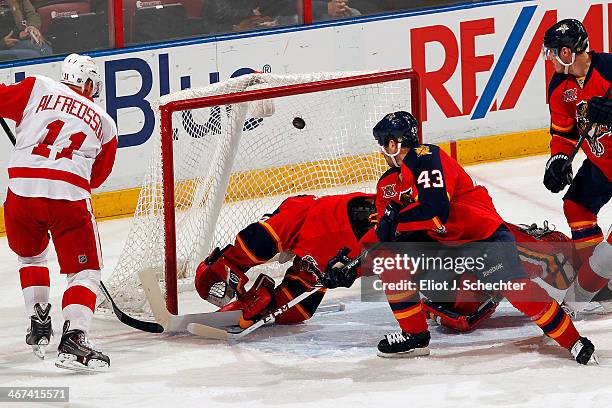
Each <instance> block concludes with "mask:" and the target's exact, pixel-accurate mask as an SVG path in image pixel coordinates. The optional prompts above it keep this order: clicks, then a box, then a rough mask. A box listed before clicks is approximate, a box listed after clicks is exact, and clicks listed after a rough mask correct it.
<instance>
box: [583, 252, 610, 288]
mask: <svg viewBox="0 0 612 408" xmlns="http://www.w3.org/2000/svg"><path fill="white" fill-rule="evenodd" d="M609 280H610V279H608V278H603V277H601V276H599V275H598V274H596V273H595V272H594V271H593V269H592V268H591V265H590V264H589V261H588V260H587V261H586V262H584V263H583V264H582V266H581V267H580V270H579V271H578V279H577V281H578V285H580V287H581V288H582V289H584V290H586V291H587V292H591V293H597V292H599V291H600V290H601V289H603V288H604V286H606V285H607V284H608V281H609Z"/></svg>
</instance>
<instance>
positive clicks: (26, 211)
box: [0, 54, 117, 371]
mask: <svg viewBox="0 0 612 408" xmlns="http://www.w3.org/2000/svg"><path fill="white" fill-rule="evenodd" d="M101 88H102V76H101V74H100V69H99V68H98V66H96V64H95V63H94V61H93V60H92V59H91V58H89V57H86V56H81V55H77V54H71V55H69V56H68V57H66V59H65V60H64V62H63V63H62V67H61V82H56V81H54V80H52V79H50V78H47V77H43V76H32V77H27V78H25V79H24V80H23V81H21V82H19V83H17V84H14V85H3V84H0V116H2V117H5V118H9V119H12V120H14V121H15V122H16V123H17V127H16V133H17V134H16V143H15V150H14V151H13V152H12V154H11V157H10V159H9V164H8V175H9V186H8V192H7V197H6V202H5V204H4V217H5V224H6V235H7V238H8V243H9V246H10V247H11V249H12V250H13V251H14V252H15V253H16V254H17V255H18V259H19V264H20V269H19V275H20V278H21V287H22V289H23V296H24V298H25V303H26V310H27V313H28V314H30V315H31V317H30V328H29V329H28V332H27V335H26V343H27V344H29V345H31V346H32V347H33V349H34V351H35V353H36V354H37V355H38V356H39V357H41V358H44V349H45V347H46V346H47V345H48V344H49V342H50V340H51V336H52V334H53V330H52V328H51V316H50V309H51V304H50V303H49V269H48V268H47V252H48V246H49V238H50V237H52V238H53V244H54V246H55V250H56V252H57V258H58V262H59V265H60V272H61V273H63V274H66V278H67V280H68V288H67V289H66V291H65V292H64V296H63V299H62V312H63V315H64V320H65V321H64V328H63V333H62V338H61V340H60V343H59V347H58V358H57V361H56V363H55V365H56V366H57V367H60V368H66V369H70V370H77V371H96V370H102V369H106V368H108V367H109V365H110V359H109V358H108V356H106V355H104V354H103V353H101V352H100V351H98V350H96V349H95V348H94V347H93V345H92V344H91V343H90V342H89V340H88V337H87V331H88V328H89V325H90V323H91V320H92V318H93V313H94V309H95V304H96V293H97V288H98V284H99V282H100V273H101V272H100V269H101V268H102V258H101V251H100V241H99V237H98V230H97V226H96V220H95V218H94V215H93V213H92V209H91V201H90V198H91V189H92V188H97V187H99V186H100V185H101V184H102V183H103V182H104V181H105V180H106V178H107V177H108V176H109V175H110V173H111V170H112V168H113V163H114V161H115V153H116V150H117V127H116V125H115V123H114V122H113V120H112V119H111V117H110V116H108V114H107V113H106V112H104V111H103V110H102V108H100V107H99V106H97V105H96V104H95V103H94V102H93V98H94V97H96V96H97V95H98V93H99V92H100V90H101Z"/></svg>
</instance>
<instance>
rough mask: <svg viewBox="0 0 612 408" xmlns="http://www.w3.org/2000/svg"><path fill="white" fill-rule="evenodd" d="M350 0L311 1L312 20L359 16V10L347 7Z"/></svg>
mask: <svg viewBox="0 0 612 408" xmlns="http://www.w3.org/2000/svg"><path fill="white" fill-rule="evenodd" d="M349 1H350V0H330V1H317V0H314V1H313V2H312V19H313V20H314V21H325V20H338V19H341V18H346V17H355V16H360V15H361V13H360V12H359V10H356V9H354V8H351V7H349Z"/></svg>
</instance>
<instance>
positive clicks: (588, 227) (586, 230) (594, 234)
mask: <svg viewBox="0 0 612 408" xmlns="http://www.w3.org/2000/svg"><path fill="white" fill-rule="evenodd" d="M563 211H564V213H565V218H567V222H568V224H569V226H570V228H571V229H572V241H573V242H574V247H575V248H576V253H577V255H578V257H579V259H580V260H581V261H582V262H583V263H584V262H587V261H588V259H589V257H590V256H591V255H592V254H593V250H594V248H595V245H597V244H598V243H600V242H601V241H602V240H603V233H602V231H601V228H599V226H598V225H597V216H596V215H595V214H593V213H592V212H590V211H589V210H587V209H586V208H584V207H583V206H581V205H580V204H578V203H576V202H574V201H571V200H565V201H564V202H563Z"/></svg>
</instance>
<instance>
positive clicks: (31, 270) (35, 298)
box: [19, 266, 51, 314]
mask: <svg viewBox="0 0 612 408" xmlns="http://www.w3.org/2000/svg"><path fill="white" fill-rule="evenodd" d="M19 279H20V280H21V289H22V291H23V299H24V300H25V305H26V310H27V313H29V314H31V313H32V311H33V310H34V305H35V304H36V303H48V302H49V286H50V285H51V282H50V279H49V269H48V268H47V267H45V266H24V267H22V268H20V269H19Z"/></svg>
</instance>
